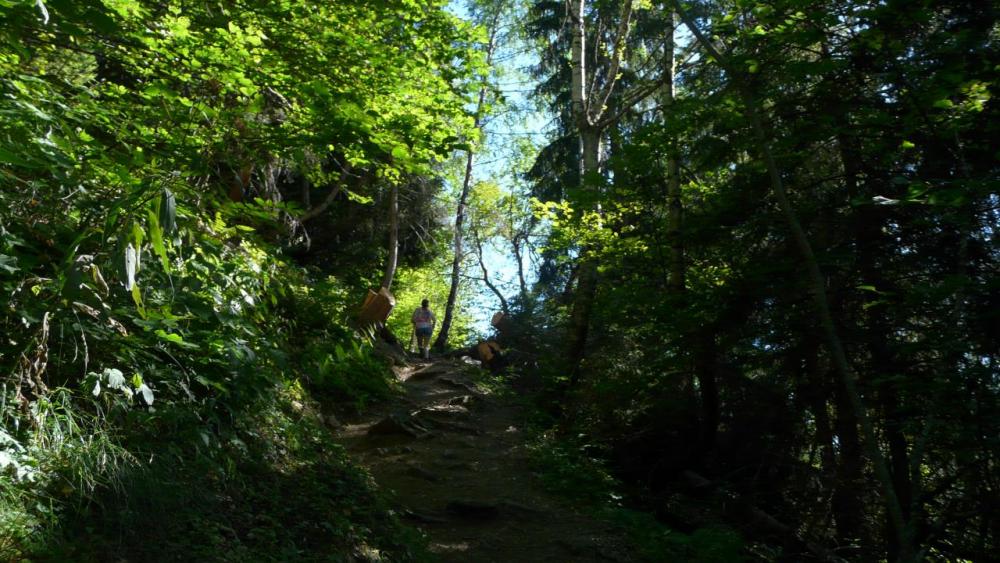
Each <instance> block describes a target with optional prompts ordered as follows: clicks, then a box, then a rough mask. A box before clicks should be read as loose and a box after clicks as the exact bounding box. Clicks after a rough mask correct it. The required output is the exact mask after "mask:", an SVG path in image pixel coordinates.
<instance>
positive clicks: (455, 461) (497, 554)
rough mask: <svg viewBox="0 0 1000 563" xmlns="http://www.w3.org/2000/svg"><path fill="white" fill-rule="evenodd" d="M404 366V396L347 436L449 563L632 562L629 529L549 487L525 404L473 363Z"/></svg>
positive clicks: (348, 429) (344, 432)
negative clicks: (535, 460)
mask: <svg viewBox="0 0 1000 563" xmlns="http://www.w3.org/2000/svg"><path fill="white" fill-rule="evenodd" d="M473 363H475V362H473ZM395 369H396V373H397V376H398V377H399V378H400V380H401V381H402V384H403V387H404V389H405V391H406V392H405V394H404V395H403V396H401V397H400V398H399V399H397V400H396V401H394V402H393V403H392V404H390V405H387V406H386V407H385V408H383V409H381V410H380V411H378V412H372V413H370V414H369V416H368V418H366V419H364V420H361V421H357V422H356V423H354V424H348V425H345V426H343V427H342V428H341V429H340V430H339V438H340V440H341V441H342V442H343V443H344V444H345V446H346V447H347V448H348V450H349V451H350V452H351V453H352V455H353V456H354V457H355V458H356V459H357V460H358V461H359V462H360V463H361V464H362V465H364V466H366V467H367V468H368V469H369V471H370V472H371V474H372V476H373V477H374V479H375V480H376V482H377V483H378V485H379V486H380V487H381V488H383V489H388V490H390V491H392V493H393V494H394V496H395V499H396V504H397V507H398V510H399V511H400V513H401V514H403V515H404V516H405V518H407V519H408V520H409V521H411V522H412V523H413V524H414V525H415V526H417V527H419V528H420V529H422V530H423V531H424V532H425V533H426V534H427V536H428V538H429V539H430V547H431V551H432V552H433V553H435V554H436V555H437V556H438V557H439V559H440V560H441V561H445V562H448V561H455V562H458V561H461V562H493V561H495V562H504V563H508V562H531V561H551V562H566V561H574V562H575V561H581V562H588V561H614V562H627V561H632V560H633V556H632V554H631V553H630V550H629V548H628V544H627V541H626V540H625V539H624V538H623V537H622V533H621V531H620V530H618V529H616V528H614V527H613V526H611V525H609V524H607V523H604V522H601V521H599V520H596V519H595V518H593V517H591V516H589V515H588V514H587V513H585V512H584V511H582V510H579V509H576V508H574V507H573V506H572V505H571V504H570V503H568V502H566V501H564V500H562V499H559V498H557V497H555V496H553V495H551V494H549V493H547V492H546V491H545V489H544V487H543V485H542V483H541V482H540V481H539V479H538V477H537V475H535V474H534V473H533V472H532V470H531V468H530V467H529V464H528V451H527V448H526V444H525V442H526V440H527V435H526V432H525V431H524V426H523V424H524V417H523V410H522V409H521V408H520V407H519V406H518V405H517V403H516V401H514V400H511V399H510V398H509V397H502V396H500V395H498V394H497V393H492V392H490V391H489V390H488V389H487V388H486V387H485V386H483V385H481V384H480V383H479V382H478V380H479V379H480V378H481V377H482V376H483V372H481V371H480V370H479V369H478V368H477V367H475V366H474V365H472V364H470V360H468V359H465V360H461V359H442V360H438V361H433V362H426V363H420V364H415V365H411V366H407V367H401V368H395Z"/></svg>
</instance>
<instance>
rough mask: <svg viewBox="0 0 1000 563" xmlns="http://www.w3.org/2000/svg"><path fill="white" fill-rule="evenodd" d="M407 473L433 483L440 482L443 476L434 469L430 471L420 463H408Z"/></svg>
mask: <svg viewBox="0 0 1000 563" xmlns="http://www.w3.org/2000/svg"><path fill="white" fill-rule="evenodd" d="M406 472H407V473H409V474H410V475H412V476H414V477H419V478H421V479H424V480H425V481H430V482H432V483H438V482H440V481H441V476H440V475H438V474H437V473H434V472H433V471H428V470H426V469H424V468H423V467H420V466H419V465H414V464H412V463H408V464H407V470H406Z"/></svg>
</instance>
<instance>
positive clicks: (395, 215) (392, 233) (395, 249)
mask: <svg viewBox="0 0 1000 563" xmlns="http://www.w3.org/2000/svg"><path fill="white" fill-rule="evenodd" d="M398 261H399V186H398V185H396V183H395V182H393V184H392V190H391V191H390V192H389V258H388V259H387V260H386V264H385V276H383V277H382V288H383V289H385V290H386V291H389V290H390V289H391V288H392V279H393V278H394V277H395V276H396V263H397V262H398Z"/></svg>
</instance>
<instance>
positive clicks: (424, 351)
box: [410, 299, 437, 359]
mask: <svg viewBox="0 0 1000 563" xmlns="http://www.w3.org/2000/svg"><path fill="white" fill-rule="evenodd" d="M428 303H429V302H428V301H427V300H426V299H424V300H423V301H421V302H420V307H417V309H416V310H414V311H413V315H412V316H411V317H410V322H411V323H413V331H414V332H415V333H416V334H417V347H418V348H419V349H420V355H421V356H422V357H424V358H425V359H426V358H430V342H431V334H433V333H434V325H436V324H437V319H435V318H434V313H432V312H431V310H430V309H428V308H427V305H428Z"/></svg>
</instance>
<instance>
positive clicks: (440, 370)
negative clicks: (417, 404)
mask: <svg viewBox="0 0 1000 563" xmlns="http://www.w3.org/2000/svg"><path fill="white" fill-rule="evenodd" d="M451 371H453V370H452V368H451V366H448V365H446V364H431V365H429V366H427V367H423V368H420V369H418V370H416V371H414V372H413V373H411V374H410V376H409V377H407V378H406V381H424V380H427V379H433V378H434V377H436V376H438V375H444V374H446V373H450V372H451Z"/></svg>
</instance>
